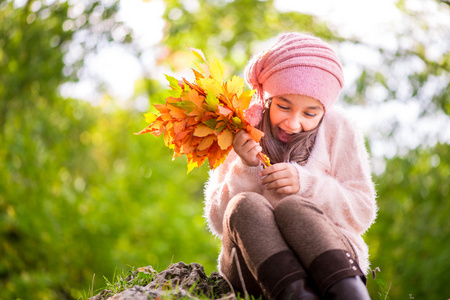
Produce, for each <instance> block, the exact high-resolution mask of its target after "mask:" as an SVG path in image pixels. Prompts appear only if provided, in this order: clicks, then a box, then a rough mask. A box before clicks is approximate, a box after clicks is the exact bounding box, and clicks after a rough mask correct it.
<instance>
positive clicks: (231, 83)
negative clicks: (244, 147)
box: [137, 49, 270, 173]
mask: <svg viewBox="0 0 450 300" xmlns="http://www.w3.org/2000/svg"><path fill="white" fill-rule="evenodd" d="M190 50H191V51H192V52H193V53H194V55H195V56H197V57H198V58H200V59H201V60H202V61H203V64H201V65H198V64H196V67H197V69H198V70H195V69H193V71H194V75H195V81H194V82H189V81H187V80H186V79H185V78H183V80H180V81H179V80H177V79H176V78H174V77H171V76H168V75H166V78H167V80H168V81H169V85H170V88H171V91H170V96H169V97H167V98H166V104H154V105H153V106H154V108H155V109H156V110H157V111H158V113H157V114H153V113H147V114H145V115H144V116H145V121H146V122H147V123H150V125H149V126H147V127H146V128H144V129H143V130H141V131H140V132H138V133H137V134H144V133H151V134H153V135H154V136H160V135H161V134H163V137H164V143H165V145H166V146H167V147H169V148H170V149H173V151H174V155H173V159H175V158H176V157H179V156H181V155H183V154H184V155H186V157H187V161H188V173H189V172H190V171H191V170H192V169H193V168H194V167H200V166H201V165H202V164H203V163H204V162H205V161H206V159H208V161H209V167H210V168H211V169H215V168H217V167H218V166H219V165H221V164H222V163H223V162H224V161H225V158H226V156H227V154H228V153H229V152H230V150H231V149H232V142H233V137H234V135H235V134H236V133H237V132H238V131H239V130H243V129H244V130H246V131H247V132H249V133H250V135H251V136H252V137H253V138H254V140H255V141H256V142H259V141H260V139H261V137H263V136H264V133H263V132H262V131H260V130H258V129H256V128H255V127H253V126H252V125H250V124H249V123H248V122H247V121H246V120H245V118H244V110H245V109H247V108H248V106H249V104H250V100H251V98H252V95H253V93H254V92H255V91H254V90H249V91H244V85H245V83H244V79H243V78H240V77H238V76H233V77H232V78H231V79H229V80H227V81H223V73H224V67H223V65H222V63H221V62H220V61H218V60H217V59H214V62H213V63H211V64H209V63H208V62H207V60H206V59H205V56H204V55H203V53H202V52H201V51H200V50H196V49H190ZM258 157H259V158H260V160H261V161H262V162H263V164H264V166H269V165H270V162H269V159H268V158H267V156H265V155H264V154H262V153H259V154H258Z"/></svg>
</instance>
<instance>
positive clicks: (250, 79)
mask: <svg viewBox="0 0 450 300" xmlns="http://www.w3.org/2000/svg"><path fill="white" fill-rule="evenodd" d="M245 80H246V82H247V84H248V85H249V86H250V88H251V89H256V98H255V99H253V101H252V103H251V105H250V107H249V109H248V110H247V111H246V116H245V117H246V119H247V120H248V121H249V122H250V123H251V124H252V125H255V126H256V124H258V123H259V122H260V121H261V113H262V110H263V107H264V104H265V102H266V101H267V99H269V98H271V97H276V96H280V95H287V94H300V95H305V96H309V97H312V98H314V99H316V100H319V101H320V102H321V103H322V104H323V106H324V107H325V110H328V109H329V108H330V107H331V106H332V105H333V104H334V102H335V101H336V100H337V98H338V95H339V92H340V90H341V89H342V87H343V85H344V76H343V73H342V67H341V64H340V62H339V59H338V58H337V56H336V54H335V53H334V51H333V50H332V49H331V48H330V46H329V45H328V44H327V43H325V42H324V41H322V40H321V39H319V38H316V37H313V36H309V35H305V34H300V33H285V34H282V35H280V36H279V37H278V39H277V40H276V42H275V43H274V44H273V45H272V46H271V47H270V48H269V49H268V50H265V51H263V52H261V53H260V54H258V55H256V56H255V57H253V58H252V60H251V61H250V62H249V63H248V64H247V66H246V68H245Z"/></svg>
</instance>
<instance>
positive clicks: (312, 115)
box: [305, 113, 316, 118]
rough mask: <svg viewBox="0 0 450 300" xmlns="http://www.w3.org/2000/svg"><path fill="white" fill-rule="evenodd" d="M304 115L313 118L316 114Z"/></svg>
mask: <svg viewBox="0 0 450 300" xmlns="http://www.w3.org/2000/svg"><path fill="white" fill-rule="evenodd" d="M305 115H306V116H308V117H311V118H314V117H315V116H316V114H314V113H305Z"/></svg>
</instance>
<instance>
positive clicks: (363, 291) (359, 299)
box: [325, 276, 370, 300]
mask: <svg viewBox="0 0 450 300" xmlns="http://www.w3.org/2000/svg"><path fill="white" fill-rule="evenodd" d="M325 299H329V300H340V299H342V300H370V295H369V292H368V291H367V288H366V285H365V284H364V282H363V281H362V279H361V277H359V276H354V277H347V278H344V279H341V280H339V281H338V282H336V283H335V284H333V285H332V286H331V287H330V288H329V289H328V290H327V292H326V294H325Z"/></svg>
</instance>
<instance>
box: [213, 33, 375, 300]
mask: <svg viewBox="0 0 450 300" xmlns="http://www.w3.org/2000/svg"><path fill="white" fill-rule="evenodd" d="M245 79H246V81H247V83H248V84H249V85H250V87H251V88H252V89H256V91H257V93H256V97H255V98H254V99H253V101H252V104H251V106H250V107H249V109H248V110H247V111H246V118H247V120H248V121H249V122H250V123H251V124H252V125H254V126H257V127H258V128H259V129H261V130H262V131H264V133H265V136H264V138H263V139H262V140H261V143H260V144H258V143H256V142H255V141H254V140H253V139H252V138H251V136H250V135H249V134H248V133H247V132H246V131H244V130H241V131H240V132H238V133H237V134H236V136H235V138H234V140H233V150H232V151H231V152H230V154H229V155H228V157H227V159H226V161H225V163H224V164H223V165H221V166H220V167H219V168H217V169H216V170H214V171H212V172H211V173H210V178H209V180H208V182H207V184H206V188H205V198H206V200H205V216H206V218H207V220H208V225H209V228H210V230H211V231H212V232H213V233H214V234H216V235H217V236H219V237H220V238H221V240H222V253H221V255H220V257H219V270H220V272H221V273H222V274H223V275H224V276H225V277H226V278H227V279H228V280H229V281H230V282H231V284H232V285H233V286H234V287H235V288H236V289H237V290H240V291H244V292H248V293H250V294H252V295H254V296H258V295H263V296H264V297H265V298H268V299H289V298H290V299H320V298H322V297H323V298H325V299H346V300H351V299H370V297H369V294H368V292H367V289H366V286H365V280H366V277H365V275H364V274H366V273H367V272H368V267H369V261H368V247H367V245H366V244H365V243H364V241H363V239H362V237H361V235H362V234H363V233H364V232H365V231H366V230H367V229H368V228H369V227H370V225H371V224H372V223H373V222H374V220H375V217H376V211H377V206H376V202H375V189H374V185H373V182H372V180H371V174H370V167H369V161H368V155H367V151H366V149H365V146H364V141H363V139H362V137H361V136H360V135H359V134H358V133H357V132H356V131H355V129H354V128H353V126H352V125H351V123H350V122H349V120H347V118H345V117H344V115H343V113H342V112H340V111H339V110H338V109H337V108H335V107H333V104H334V102H335V101H336V99H337V98H338V94H339V92H340V90H341V89H342V86H343V83H344V79H343V73H342V68H341V64H340V62H339V59H338V58H337V57H336V55H335V53H334V52H333V50H332V49H331V48H330V46H329V45H328V44H327V43H325V42H324V41H322V40H320V39H318V38H316V37H312V36H309V35H303V34H299V33H287V34H283V35H280V36H279V37H278V39H277V40H276V42H275V43H274V45H272V46H271V47H270V48H269V49H267V50H266V51H263V52H262V53H260V54H259V55H257V56H255V57H254V58H253V59H252V60H251V61H250V62H249V64H248V65H247V67H246V70H245ZM259 152H263V153H265V154H267V155H268V156H269V158H270V161H271V163H272V165H271V166H270V167H267V168H265V169H263V167H262V164H261V162H260V160H259V159H258V158H257V154H258V153H259Z"/></svg>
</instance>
